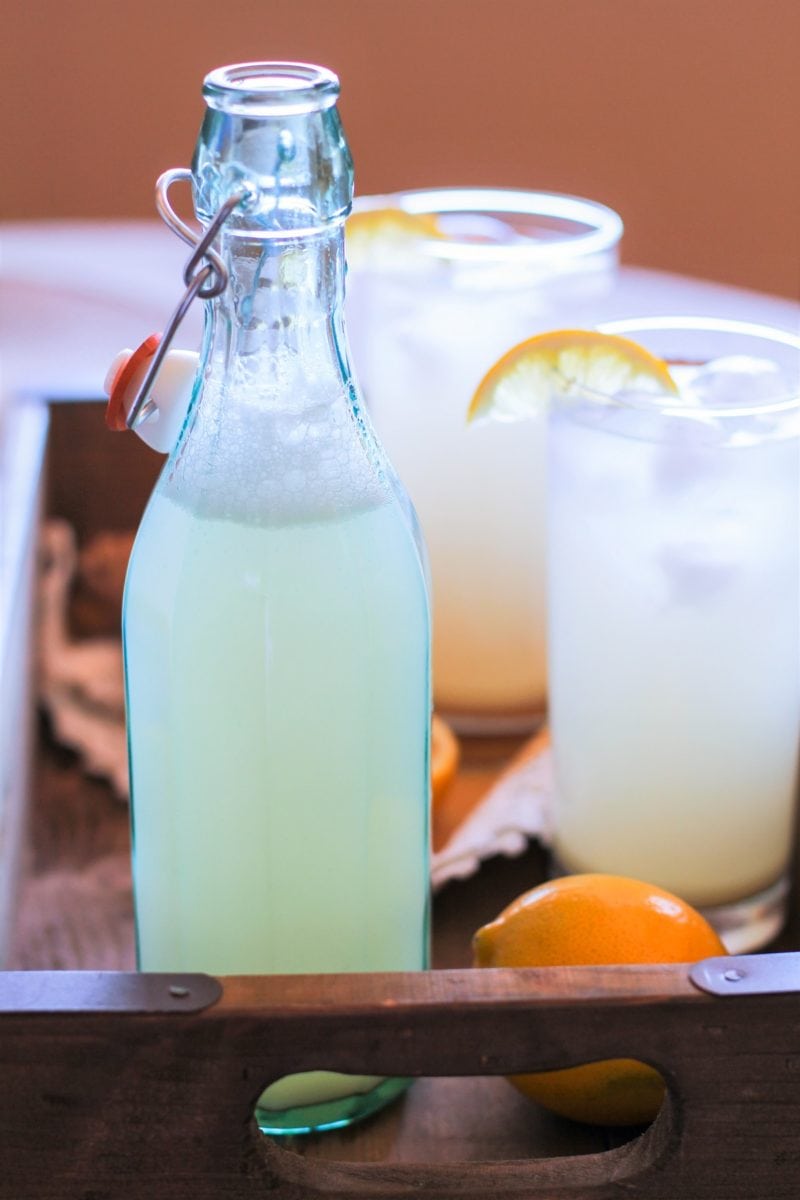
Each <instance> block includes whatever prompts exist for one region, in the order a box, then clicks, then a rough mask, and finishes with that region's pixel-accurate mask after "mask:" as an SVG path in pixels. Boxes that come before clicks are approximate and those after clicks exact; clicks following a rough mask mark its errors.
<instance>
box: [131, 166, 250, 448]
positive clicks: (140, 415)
mask: <svg viewBox="0 0 800 1200" xmlns="http://www.w3.org/2000/svg"><path fill="white" fill-rule="evenodd" d="M191 179H192V173H191V171H190V170H188V168H186V167H173V168H172V169H171V170H169V171H165V172H164V173H163V175H160V176H159V177H158V180H157V182H156V209H157V210H158V214H159V216H160V217H161V219H162V220H163V221H164V222H165V223H166V224H167V225H168V226H169V227H170V229H171V230H172V231H173V233H176V234H177V235H178V237H179V238H180V239H181V241H184V242H186V244H187V246H191V247H193V252H192V254H191V256H190V257H189V259H188V261H187V263H186V266H185V267H184V269H183V282H184V283H185V284H186V291H185V292H184V294H183V295H182V296H181V298H180V300H179V301H178V305H177V307H176V309H175V311H174V312H173V314H172V316H171V317H170V319H169V321H168V322H167V327H166V329H165V330H164V333H163V334H162V336H161V341H160V342H159V344H158V348H157V349H156V352H155V354H154V355H153V358H152V361H151V363H150V366H149V368H148V371H147V374H146V375H145V377H144V379H143V380H142V384H141V387H140V388H139V391H138V392H137V394H136V397H135V399H134V401H133V403H132V404H131V407H130V411H129V413H128V416H127V419H126V422H125V424H126V425H127V427H128V429H133V428H135V426H136V425H137V424H138V423H139V422H140V421H144V420H146V419H147V417H149V416H150V414H151V413H152V412H153V411H154V410H155V405H154V404H153V402H152V401H151V400H150V393H151V392H152V390H153V385H154V384H155V381H156V378H157V377H158V373H159V371H160V369H161V364H162V362H163V361H164V358H165V356H166V353H167V351H168V350H169V348H170V345H171V344H172V340H173V338H174V337H175V334H176V333H177V332H178V327H179V325H180V323H181V321H182V320H183V318H184V317H185V316H186V313H187V311H188V309H189V306H190V305H191V303H192V301H193V300H194V299H195V298H196V297H198V296H199V298H200V299H201V300H213V298H214V297H215V296H219V295H220V294H221V293H222V292H224V291H225V288H226V287H227V286H228V270H227V267H226V266H225V263H224V262H223V261H222V258H221V257H220V255H219V254H217V252H216V250H214V249H213V247H212V242H213V241H214V239H215V238H216V236H217V234H218V233H219V231H220V229H221V228H222V226H223V225H224V224H225V222H226V221H227V219H228V217H229V216H230V215H231V213H232V212H233V210H234V209H235V208H238V206H239V205H240V204H241V203H242V202H243V201H244V200H246V199H248V197H249V195H250V190H249V189H248V188H241V189H240V190H239V191H237V192H233V193H232V194H231V195H230V196H229V197H228V199H227V200H225V202H224V203H223V204H222V205H221V206H220V208H219V210H218V211H217V214H216V216H215V217H214V219H213V221H212V222H211V224H210V225H209V226H208V228H207V229H206V231H205V233H204V234H203V236H202V237H199V236H198V234H196V233H195V231H194V230H193V229H192V228H191V227H190V226H189V225H187V224H186V223H185V222H184V221H182V220H181V219H180V217H179V216H178V214H177V213H176V212H175V210H174V209H173V207H172V205H171V204H170V202H169V189H170V187H171V186H172V184H173V183H178V182H180V181H182V180H183V181H187V182H191ZM204 260H205V263H204V265H202V266H201V263H203V262H204Z"/></svg>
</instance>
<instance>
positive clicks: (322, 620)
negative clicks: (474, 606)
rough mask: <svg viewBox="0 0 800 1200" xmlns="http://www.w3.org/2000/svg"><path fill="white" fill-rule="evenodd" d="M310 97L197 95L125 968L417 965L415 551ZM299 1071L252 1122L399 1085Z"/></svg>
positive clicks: (419, 673)
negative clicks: (174, 423) (198, 272)
mask: <svg viewBox="0 0 800 1200" xmlns="http://www.w3.org/2000/svg"><path fill="white" fill-rule="evenodd" d="M337 94H338V83H337V80H336V78H335V76H333V75H331V74H330V73H329V72H327V71H325V70H323V69H321V68H317V67H310V66H305V65H302V64H269V63H266V64H264V63H256V64H245V65H240V66H236V67H228V68H222V69H220V70H217V71H214V72H212V74H211V75H209V76H208V78H207V79H206V82H205V87H204V95H205V100H206V104H207V112H206V116H205V120H204V122H203V125H202V129H201V132H200V137H199V141H198V144H197V148H196V152H195V156H194V161H193V168H192V177H193V188H194V197H195V208H196V212H197V216H198V218H199V220H200V222H201V224H204V225H208V224H209V222H210V221H211V220H212V219H213V217H214V215H215V213H216V212H217V211H218V210H219V208H220V206H221V205H222V204H223V203H224V202H225V201H226V200H228V199H229V198H230V197H231V196H232V195H233V194H234V193H235V192H237V191H240V192H241V194H242V201H241V203H240V204H238V205H237V206H236V207H235V208H234V209H233V211H232V213H231V215H230V217H229V218H228V219H227V220H226V222H225V224H224V225H223V227H222V231H221V234H220V237H219V239H218V243H217V248H218V251H219V253H220V254H221V255H222V258H223V260H224V262H225V265H226V267H227V271H228V274H229V282H228V285H227V288H226V289H225V291H224V293H223V294H222V295H220V296H219V297H218V298H217V299H215V300H213V301H212V302H209V303H208V304H207V306H206V308H207V313H206V327H205V335H204V344H203V351H202V354H201V363H200V369H199V372H198V376H197V379H196V382H195V385H194V392H193V396H192V401H191V404H190V407H189V412H188V416H187V418H186V421H185V423H184V426H183V430H182V432H181V434H180V437H179V439H178V442H177V445H176V446H175V448H174V450H173V451H172V453H171V455H170V457H169V459H168V461H167V463H166V465H165V467H164V470H163V472H162V474H161V477H160V479H159V481H158V483H157V485H156V488H155V491H154V493H153V496H152V498H151V500H150V502H149V504H148V507H147V510H146V512H145V515H144V517H143V520H142V523H141V527H140V529H139V532H138V536H137V539H136V544H135V547H134V551H133V555H132V559H131V565H130V568H129V573H128V579H127V583H126V592H125V611H124V645H125V662H126V686H127V703H128V730H129V747H130V768H131V788H132V820H133V837H134V849H133V871H134V889H135V906H136V930H137V946H138V958H139V965H140V967H141V968H142V969H143V970H148V971H205V972H209V973H212V974H217V975H223V974H243V973H293V972H340V971H392V970H417V969H420V968H422V967H424V966H425V965H426V964H427V936H428V934H427V896H428V828H427V823H428V788H429V784H428V780H429V764H428V738H429V723H430V696H429V613H428V599H427V592H426V584H425V568H424V553H423V550H422V547H421V543H420V539H419V535H418V531H417V528H416V524H415V520H414V516H413V512H412V510H411V508H410V505H409V503H408V500H407V498H406V496H405V493H404V492H403V490H402V488H401V486H400V484H399V483H398V481H397V478H396V476H395V475H394V472H393V471H392V469H391V467H390V465H389V463H388V462H387V460H386V458H385V456H384V453H383V450H382V449H381V447H380V445H379V444H378V443H377V441H376V439H375V436H374V434H373V432H372V429H371V427H370V424H369V421H368V418H367V417H366V416H365V413H364V411H363V409H362V407H361V403H360V400H359V396H358V392H357V389H356V386H355V383H354V381H353V377H352V374H351V370H350V366H349V363H348V354H347V347H346V340H345V335H344V328H343V318H342V307H343V293H344V220H345V217H346V215H347V213H348V211H349V207H350V203H351V196H352V167H351V160H350V156H349V152H348V149H347V144H346V142H345V139H344V135H343V132H342V127H341V124H340V121H339V117H338V114H337V110H336V107H335V102H336V97H337ZM320 1066H321V1071H320V1072H316V1073H313V1074H308V1075H303V1076H290V1077H288V1078H286V1079H284V1080H281V1081H279V1082H277V1083H275V1084H274V1085H273V1086H271V1087H270V1088H269V1089H268V1090H267V1091H266V1092H265V1093H264V1095H263V1096H262V1097H261V1101H260V1104H259V1107H258V1109H257V1117H258V1119H259V1121H260V1123H261V1126H262V1128H264V1129H265V1130H267V1131H270V1132H274V1133H281V1132H284V1133H285V1132H296V1131H300V1130H307V1129H314V1128H321V1127H325V1126H326V1125H337V1124H347V1123H349V1122H350V1121H352V1120H356V1119H358V1118H360V1117H361V1116H363V1115H365V1114H366V1113H367V1112H369V1111H372V1110H374V1109H375V1108H377V1107H380V1106H382V1105H383V1104H384V1103H386V1101H387V1100H388V1099H389V1098H391V1096H392V1095H394V1094H396V1093H397V1091H398V1090H399V1089H400V1087H401V1086H402V1083H401V1082H400V1081H396V1080H381V1079H380V1078H377V1079H376V1078H373V1077H360V1076H359V1077H350V1076H347V1077H345V1076H341V1075H334V1074H330V1073H327V1072H326V1071H325V1070H324V1066H325V1064H324V1063H321V1064H320Z"/></svg>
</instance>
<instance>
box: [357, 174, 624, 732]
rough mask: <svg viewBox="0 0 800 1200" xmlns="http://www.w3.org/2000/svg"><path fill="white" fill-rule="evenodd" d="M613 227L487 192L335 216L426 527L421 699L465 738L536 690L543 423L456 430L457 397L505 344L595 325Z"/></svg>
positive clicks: (373, 367)
mask: <svg viewBox="0 0 800 1200" xmlns="http://www.w3.org/2000/svg"><path fill="white" fill-rule="evenodd" d="M387 206H388V207H387ZM397 211H399V214H400V216H399V218H398V217H397V216H396V215H395V216H391V215H390V216H387V212H388V213H389V214H393V213H396V212H397ZM621 231H622V224H621V221H620V220H619V218H618V217H617V215H616V214H615V213H613V212H611V211H610V210H609V209H607V208H604V207H603V206H602V205H599V204H594V203H592V202H590V201H587V200H580V199H577V198H575V197H570V196H558V195H552V194H548V193H536V192H533V193H531V192H518V191H512V190H500V189H496V190H495V189H458V188H445V189H441V190H437V191H422V192H408V193H403V194H400V195H395V196H387V197H367V198H366V199H365V200H363V201H362V206H361V207H360V208H358V210H357V212H356V213H355V214H354V217H353V218H351V220H350V221H349V222H348V234H347V245H348V259H349V261H350V265H351V268H352V270H351V278H350V287H349V293H348V317H349V329H350V334H351V339H352V343H353V352H354V357H355V361H356V367H357V370H358V374H359V378H360V379H361V381H362V383H363V385H364V389H365V395H366V400H367V404H368V406H369V409H370V413H371V415H372V417H373V419H374V421H375V424H376V427H377V429H378V433H379V435H380V437H381V439H382V441H383V442H384V444H385V446H386V448H387V450H388V452H389V454H390V456H391V459H392V462H393V463H394V465H395V466H396V467H397V469H398V471H399V472H400V476H401V478H402V479H403V482H404V484H405V486H406V487H407V488H408V490H409V494H410V496H411V499H412V501H413V503H414V506H415V508H416V510H417V512H418V513H419V517H420V521H421V523H422V528H423V532H424V535H425V541H426V545H427V548H428V554H429V558H430V568H431V584H432V599H433V624H434V636H433V686H434V695H435V700H436V705H437V708H438V709H440V710H441V711H442V712H444V713H445V714H447V715H448V716H449V717H450V719H451V720H452V721H453V722H454V723H455V724H456V725H457V726H458V727H459V728H461V729H463V730H465V731H472V732H483V731H491V730H494V729H499V730H504V729H505V730H513V729H515V728H526V727H530V726H531V724H532V723H535V721H536V720H537V719H540V718H541V715H542V712H543V710H544V707H545V704H546V694H547V669H546V620H545V617H546V590H545V528H544V500H545V493H544V430H545V423H544V420H543V419H540V420H537V419H531V420H528V421H527V422H526V423H525V424H524V425H516V426H514V427H513V428H512V427H509V426H505V425H499V424H494V423H487V424H484V425H481V426H480V427H478V426H472V427H469V428H468V427H467V425H466V423H465V419H464V416H465V412H466V408H467V405H468V403H469V398H470V396H471V395H472V393H473V392H474V390H475V388H476V386H477V384H478V382H479V380H480V379H481V377H482V375H483V374H484V373H485V372H486V371H487V369H488V368H489V367H490V366H491V364H492V363H493V362H494V361H495V359H496V358H498V357H499V355H500V354H501V353H502V352H503V351H504V350H505V349H506V348H507V347H508V346H509V345H511V344H513V343H514V342H515V341H518V340H520V339H521V338H523V337H526V336H527V335H529V334H530V333H532V332H533V331H535V330H537V329H543V328H548V327H550V326H552V325H553V324H557V323H559V322H560V321H566V320H569V321H572V322H575V321H580V320H581V319H582V320H583V321H589V322H591V321H593V320H595V319H596V317H597V309H598V306H599V305H600V304H601V303H602V301H603V299H604V297H605V296H606V295H607V294H608V292H609V290H610V289H611V287H612V286H613V281H614V274H615V268H616V261H617V242H618V240H619V237H620V234H621Z"/></svg>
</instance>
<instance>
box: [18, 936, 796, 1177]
mask: <svg viewBox="0 0 800 1200" xmlns="http://www.w3.org/2000/svg"><path fill="white" fill-rule="evenodd" d="M793 957H795V956H793ZM688 972H689V968H688V967H686V966H683V965H657V966H642V967H627V966H626V967H580V968H549V969H539V970H526V971H470V970H465V971H434V972H430V973H426V974H409V975H401V974H397V975H361V976H352V975H351V976H344V975H342V976H283V977H277V976H275V977H269V976H241V977H228V978H225V979H221V980H219V981H217V980H214V979H210V978H209V977H208V976H187V977H178V976H155V975H150V976H147V975H136V974H129V973H125V972H109V973H102V972H101V973H96V972H19V973H17V972H7V973H5V974H4V975H1V974H0V1197H2V1198H3V1200H72V1198H75V1200H112V1198H113V1200H117V1198H120V1200H128V1198H130V1200H139V1198H144V1197H146V1198H147V1200H152V1198H153V1197H157V1198H158V1200H188V1198H189V1197H191V1198H192V1200H256V1198H257V1197H258V1198H263V1197H265V1196H269V1197H271V1198H273V1200H315V1198H317V1197H319V1198H323V1197H324V1198H328V1200H358V1198H361V1197H363V1198H364V1200H367V1198H370V1200H386V1198H389V1197H391V1198H392V1200H394V1198H397V1200H400V1198H406V1197H420V1196H422V1197H425V1198H426V1200H488V1198H489V1197H492V1198H494V1200H512V1198H513V1200H521V1198H523V1197H525V1198H530V1200H534V1198H541V1200H562V1198H564V1200H566V1198H570V1200H600V1198H608V1200H611V1198H612V1197H613V1198H615V1200H617V1198H619V1197H620V1196H623V1195H624V1196H626V1197H634V1198H639V1197H641V1198H642V1200H739V1198H741V1197H751V1198H758V1200H797V1196H798V1194H800V1004H798V995H797V993H796V992H795V993H789V994H776V995H757V996H747V995H744V996H736V995H734V996H727V997H724V998H720V997H714V996H711V995H709V994H706V993H705V992H702V991H700V990H699V989H698V988H696V987H695V986H694V984H693V983H692V982H691V980H690V979H689V973H688ZM606 1057H635V1058H639V1059H642V1060H644V1061H647V1062H650V1063H652V1064H653V1065H654V1066H655V1067H657V1068H658V1070H660V1071H661V1072H662V1074H663V1075H664V1078H665V1079H666V1081H667V1085H668V1097H667V1100H666V1101H665V1104H664V1107H663V1108H662V1111H661V1113H660V1114H659V1116H658V1118H657V1120H656V1121H655V1122H654V1124H653V1125H652V1126H650V1127H649V1128H648V1129H647V1130H645V1131H644V1132H643V1133H642V1134H641V1135H640V1136H639V1137H636V1138H635V1139H634V1140H633V1141H630V1142H628V1143H626V1144H624V1145H621V1146H619V1147H617V1148H615V1149H611V1150H608V1151H604V1152H600V1153H593V1154H588V1155H581V1156H570V1157H567V1158H548V1159H538V1160H535V1159H534V1160H522V1161H520V1160H516V1161H506V1162H482V1163H469V1164H460V1163H439V1164H437V1163H384V1164H378V1163H353V1162H313V1161H311V1160H309V1159H307V1158H304V1157H303V1156H302V1155H301V1154H298V1153H296V1152H295V1151H294V1150H293V1149H292V1148H291V1147H290V1146H289V1147H287V1146H285V1145H284V1144H281V1143H279V1142H276V1141H273V1140H272V1139H270V1138H265V1137H262V1136H261V1135H260V1134H259V1133H258V1131H257V1129H256V1128H255V1125H254V1123H253V1120H252V1112H253V1107H254V1103H255V1100H256V1098H257V1096H258V1094H259V1092H260V1090H261V1088H262V1087H263V1086H264V1085H265V1083H267V1082H269V1081H270V1080H272V1079H274V1078H278V1077H280V1076H281V1075H283V1074H285V1073H288V1072H291V1071H297V1070H302V1069H318V1068H328V1069H333V1070H346V1071H353V1072H364V1071H367V1072H369V1073H374V1074H387V1075H417V1076H423V1075H424V1076H432V1075H434V1076H435V1075H442V1076H474V1075H481V1074H485V1075H496V1074H505V1073H508V1072H515V1071H520V1070H525V1069H531V1068H539V1069H547V1068H552V1067H557V1066H569V1065H573V1064H575V1063H578V1062H580V1061H587V1060H592V1059H598V1058H606Z"/></svg>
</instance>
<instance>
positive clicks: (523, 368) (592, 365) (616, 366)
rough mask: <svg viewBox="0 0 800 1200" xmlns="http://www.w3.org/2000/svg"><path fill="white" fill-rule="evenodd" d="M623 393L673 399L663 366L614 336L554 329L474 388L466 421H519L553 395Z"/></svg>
mask: <svg viewBox="0 0 800 1200" xmlns="http://www.w3.org/2000/svg"><path fill="white" fill-rule="evenodd" d="M621 392H645V393H649V394H655V395H665V396H675V395H677V392H678V385H677V384H676V383H675V380H674V379H673V378H672V376H671V375H670V373H669V368H668V367H667V364H666V363H665V362H663V361H662V360H661V359H660V358H656V357H655V355H653V354H651V353H650V352H649V350H645V349H644V347H643V346H639V345H638V344H637V343H636V342H631V341H629V340H628V339H627V338H623V337H619V336H618V335H617V334H611V333H598V332H597V331H595V330H589V329H558V330H553V331H551V332H549V333H540V334H537V336H536V337H532V338H528V340H527V341H525V342H520V343H519V345H518V346H514V347H513V348H512V349H511V350H509V351H508V353H506V354H504V355H503V357H502V358H501V359H499V360H498V362H496V363H495V364H494V366H493V367H491V369H490V370H489V371H488V372H487V373H486V375H485V376H484V377H483V379H482V380H481V382H480V384H479V385H478V387H477V390H476V392H475V395H474V396H473V397H472V402H471V404H470V406H469V409H468V411H467V420H468V421H474V420H477V419H483V418H487V417H492V418H495V419H496V420H500V421H517V420H521V419H523V418H524V417H530V416H533V415H535V414H537V413H539V412H541V411H543V410H544V409H545V408H546V407H547V405H548V403H549V401H550V399H551V398H552V397H554V396H571V395H575V396H577V395H580V394H581V393H591V394H595V395H597V396H606V397H614V396H617V395H619V394H620V393H621Z"/></svg>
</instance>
